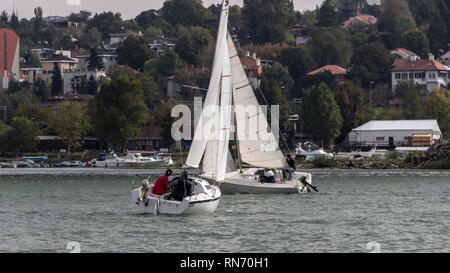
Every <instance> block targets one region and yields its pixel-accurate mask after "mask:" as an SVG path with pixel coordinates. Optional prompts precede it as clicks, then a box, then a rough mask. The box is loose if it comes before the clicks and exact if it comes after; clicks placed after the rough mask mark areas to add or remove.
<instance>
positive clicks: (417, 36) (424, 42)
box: [402, 28, 430, 58]
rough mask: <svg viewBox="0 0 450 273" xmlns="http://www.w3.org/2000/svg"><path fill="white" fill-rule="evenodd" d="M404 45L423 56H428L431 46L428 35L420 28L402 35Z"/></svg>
mask: <svg viewBox="0 0 450 273" xmlns="http://www.w3.org/2000/svg"><path fill="white" fill-rule="evenodd" d="M402 44H403V47H405V48H408V49H409V50H411V51H412V52H414V53H416V54H417V55H419V56H420V57H422V58H427V57H428V53H429V52H430V46H429V42H428V38H427V35H425V33H423V32H422V31H421V30H419V29H417V28H416V29H411V30H408V31H407V32H405V33H403V35H402Z"/></svg>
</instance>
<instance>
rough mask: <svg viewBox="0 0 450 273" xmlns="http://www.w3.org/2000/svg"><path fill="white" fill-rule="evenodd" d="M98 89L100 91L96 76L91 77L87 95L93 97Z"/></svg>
mask: <svg viewBox="0 0 450 273" xmlns="http://www.w3.org/2000/svg"><path fill="white" fill-rule="evenodd" d="M97 89H98V83H97V81H96V80H95V78H94V76H93V75H91V76H90V77H89V80H88V82H87V93H88V94H91V95H93V94H95V92H97Z"/></svg>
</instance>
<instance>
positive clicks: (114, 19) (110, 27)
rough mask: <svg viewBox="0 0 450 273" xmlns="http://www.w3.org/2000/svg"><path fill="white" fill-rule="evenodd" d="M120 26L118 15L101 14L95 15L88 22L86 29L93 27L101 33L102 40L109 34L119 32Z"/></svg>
mask: <svg viewBox="0 0 450 273" xmlns="http://www.w3.org/2000/svg"><path fill="white" fill-rule="evenodd" d="M122 25H123V21H122V15H121V14H120V13H112V12H103V13H100V14H95V15H94V17H93V18H92V19H91V20H89V23H88V28H89V29H91V28H94V27H95V28H96V29H98V30H99V31H100V32H101V33H102V35H103V39H106V38H108V35H109V34H111V33H117V32H119V31H120V30H121V27H122Z"/></svg>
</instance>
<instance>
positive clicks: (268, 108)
mask: <svg viewBox="0 0 450 273" xmlns="http://www.w3.org/2000/svg"><path fill="white" fill-rule="evenodd" d="M258 89H259V93H260V94H261V96H262V98H263V99H264V102H265V103H266V105H267V110H268V111H269V114H270V116H271V117H272V111H271V108H270V107H269V103H268V102H267V100H266V97H265V96H264V93H263V91H262V90H261V87H259V86H258ZM266 118H267V117H266ZM267 123H269V121H267ZM270 129H271V130H272V127H271V128H270ZM279 130H280V135H281V138H282V139H283V142H284V145H286V148H287V149H288V151H291V148H290V147H289V145H288V144H287V142H286V139H285V138H284V136H283V131H282V130H281V128H279ZM280 150H281V148H280Z"/></svg>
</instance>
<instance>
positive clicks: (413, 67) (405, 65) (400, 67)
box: [391, 59, 449, 71]
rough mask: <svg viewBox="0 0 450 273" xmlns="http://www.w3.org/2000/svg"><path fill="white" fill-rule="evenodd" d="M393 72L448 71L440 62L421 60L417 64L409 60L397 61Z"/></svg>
mask: <svg viewBox="0 0 450 273" xmlns="http://www.w3.org/2000/svg"><path fill="white" fill-rule="evenodd" d="M393 66H394V68H392V70H391V71H448V70H449V69H448V68H447V67H445V66H444V65H443V64H441V63H440V62H438V61H436V60H434V61H431V60H425V59H419V60H417V61H415V62H413V61H411V60H408V59H397V60H395V62H394V64H393Z"/></svg>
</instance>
